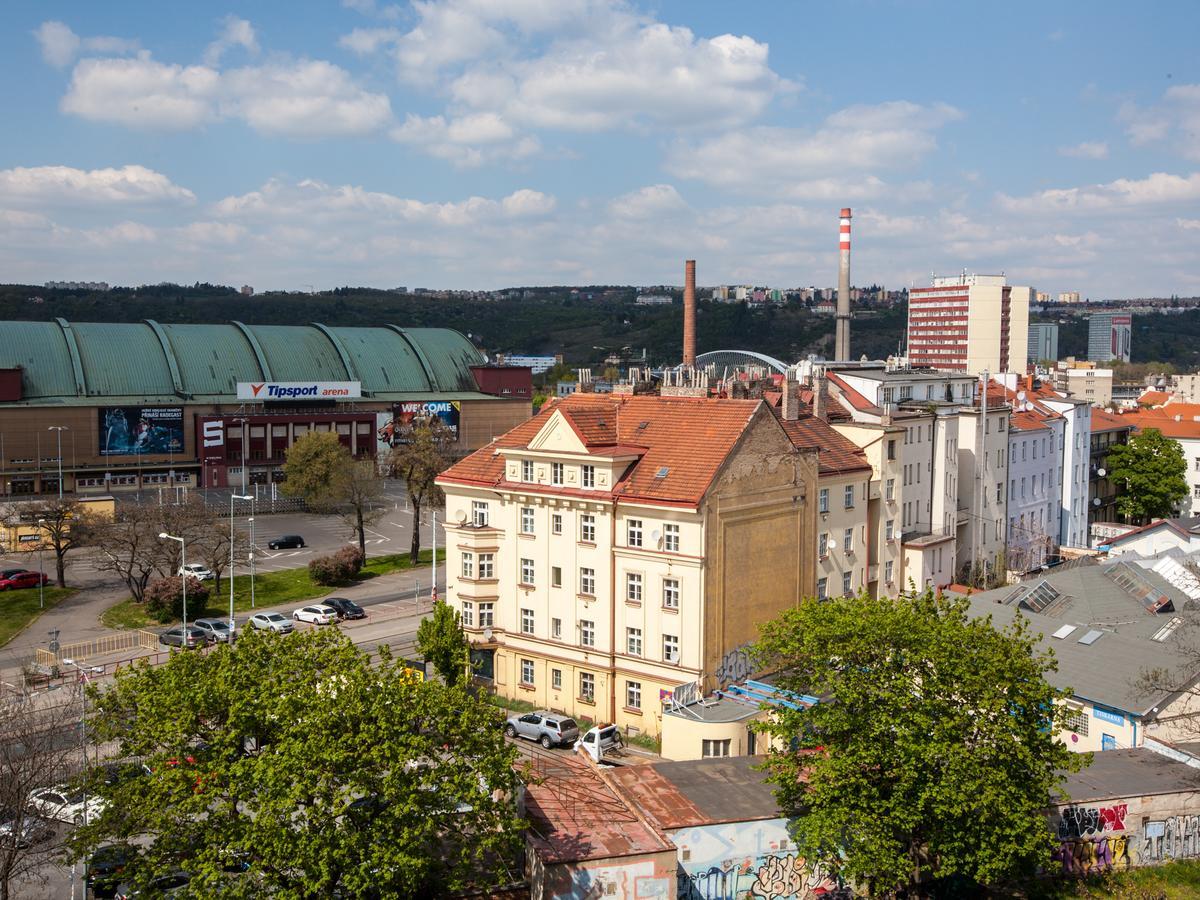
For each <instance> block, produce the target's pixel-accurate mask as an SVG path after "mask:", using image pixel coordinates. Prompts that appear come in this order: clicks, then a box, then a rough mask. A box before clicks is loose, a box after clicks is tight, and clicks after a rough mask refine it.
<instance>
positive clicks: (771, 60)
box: [0, 0, 1200, 298]
mask: <svg viewBox="0 0 1200 900" xmlns="http://www.w3.org/2000/svg"><path fill="white" fill-rule="evenodd" d="M1198 34H1200V4H1198V3H1196V2H1195V0H1179V2H1160V3H1156V4H1154V5H1153V15H1148V14H1147V9H1146V8H1144V7H1143V6H1142V5H1141V4H1135V3H1128V2H1104V0H1100V2H1095V0H1093V2H1088V3H1084V2H1061V3H1046V2H1044V0H1038V2H1028V3H1027V2H1007V3H990V4H984V3H963V2H961V0H904V2H901V0H895V2H888V0H843V2H839V3H815V2H803V3H801V2H795V0H789V2H782V0H780V2H759V3H731V2H727V0H679V2H671V0H661V2H658V3H649V2H645V3H643V2H628V3H627V2H621V0H507V2H504V0H415V2H412V3H398V4H392V3H390V2H387V0H323V2H318V0H289V2H282V0H279V2H264V0H258V2H244V3H242V4H240V5H238V4H229V5H228V7H225V6H222V5H221V4H217V3H188V4H184V3H164V2H162V0H153V2H134V0H123V2H120V0H109V2H104V3H97V2H94V0H80V2H75V3H70V2H53V0H36V2H35V0H8V2H6V3H4V5H3V10H2V11H0V114H2V116H3V122H4V139H3V140H0V281H4V282H14V281H25V282H35V283H37V282H41V281H44V280H47V279H52V278H53V279H59V278H62V279H89V280H92V279H96V280H107V281H110V282H113V283H119V284H140V283H146V282H156V281H161V280H173V281H181V282H192V281H196V280H201V281H216V282H224V283H233V284H242V283H249V284H252V285H254V286H255V287H256V288H258V289H260V290H261V289H267V288H307V287H308V286H310V285H311V286H314V287H316V288H325V287H333V286H337V285H344V284H351V285H371V286H377V287H391V286H395V285H401V284H402V285H407V286H410V287H412V286H428V287H434V286H440V287H459V288H473V287H474V288H495V287H504V286H508V285H515V284H564V283H566V284H578V283H645V284H651V283H658V282H668V283H671V282H673V283H679V282H681V281H682V269H683V260H684V258H686V257H695V258H696V259H697V260H698V263H697V266H698V280H699V281H700V282H701V283H702V284H715V283H729V282H755V283H759V284H770V285H777V286H782V287H786V286H793V285H809V284H816V285H829V284H833V283H835V282H836V267H837V259H836V254H837V212H838V209H839V208H840V207H841V206H851V207H853V208H854V281H855V283H862V284H865V283H869V282H873V281H874V282H882V283H884V284H885V285H888V286H893V287H899V286H901V285H906V284H910V283H914V282H915V283H917V284H922V283H926V282H927V280H928V278H929V274H930V273H931V272H955V271H958V270H960V269H962V268H966V269H968V270H975V271H981V272H999V271H1004V272H1006V273H1007V274H1008V276H1009V279H1010V282H1012V283H1019V284H1030V283H1031V284H1034V285H1036V286H1037V287H1039V288H1040V289H1042V290H1049V291H1061V290H1079V291H1082V292H1084V293H1085V294H1087V295H1089V296H1092V297H1097V298H1099V297H1125V296H1146V295H1162V294H1169V293H1178V294H1200V54H1198V53H1197V52H1196V47H1195V40H1196V37H1197V35H1198Z"/></svg>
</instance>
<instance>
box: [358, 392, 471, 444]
mask: <svg viewBox="0 0 1200 900" xmlns="http://www.w3.org/2000/svg"><path fill="white" fill-rule="evenodd" d="M459 412H460V410H459V403H458V401H457V400H411V401H406V402H404V403H397V404H395V405H393V406H392V412H391V415H390V416H389V415H388V414H387V413H384V414H382V415H380V416H379V417H378V420H377V422H376V438H377V441H378V446H379V450H380V451H382V452H386V450H387V448H389V447H395V446H396V445H397V444H411V443H412V439H413V438H412V435H413V431H414V430H415V429H417V428H420V427H421V426H422V425H429V424H430V423H432V422H433V420H435V419H436V420H438V421H439V422H440V423H441V424H442V427H443V428H446V429H447V430H448V431H449V432H450V435H451V439H452V440H454V441H457V440H458V420H459Z"/></svg>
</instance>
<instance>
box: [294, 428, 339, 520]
mask: <svg viewBox="0 0 1200 900" xmlns="http://www.w3.org/2000/svg"><path fill="white" fill-rule="evenodd" d="M349 458H350V452H349V451H348V450H347V449H346V448H345V447H343V446H342V444H341V441H339V440H338V436H337V435H336V434H334V433H333V432H332V431H310V432H309V433H308V434H306V435H304V436H303V437H301V438H300V439H299V440H297V441H296V442H295V443H294V444H292V446H291V447H289V448H288V451H287V458H286V459H285V461H284V463H283V474H284V476H285V478H286V480H285V481H284V483H283V487H282V491H283V493H284V494H286V495H287V496H289V497H301V498H303V500H304V502H305V503H307V504H308V505H309V506H311V507H312V508H313V509H316V510H323V509H328V508H329V507H331V506H332V505H333V504H334V498H333V483H334V480H335V478H336V476H337V474H338V473H339V471H340V470H341V469H342V467H343V466H344V465H345V461H346V460H347V459H349Z"/></svg>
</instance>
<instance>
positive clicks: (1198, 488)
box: [1192, 484, 1200, 500]
mask: <svg viewBox="0 0 1200 900" xmlns="http://www.w3.org/2000/svg"><path fill="white" fill-rule="evenodd" d="M1192 496H1193V497H1194V498H1196V499H1198V500H1200V484H1197V485H1195V486H1194V487H1193V488H1192Z"/></svg>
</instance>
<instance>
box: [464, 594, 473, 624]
mask: <svg viewBox="0 0 1200 900" xmlns="http://www.w3.org/2000/svg"><path fill="white" fill-rule="evenodd" d="M462 623H463V627H464V628H474V627H475V604H474V603H471V602H469V601H467V600H464V601H463V605H462Z"/></svg>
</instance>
